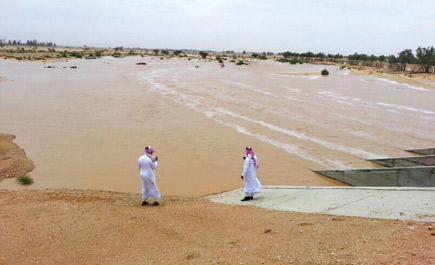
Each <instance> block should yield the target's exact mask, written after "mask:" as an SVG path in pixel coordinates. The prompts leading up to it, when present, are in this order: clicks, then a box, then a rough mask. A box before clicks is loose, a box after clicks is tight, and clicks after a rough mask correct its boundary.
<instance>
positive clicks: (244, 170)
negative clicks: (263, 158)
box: [242, 157, 251, 177]
mask: <svg viewBox="0 0 435 265" xmlns="http://www.w3.org/2000/svg"><path fill="white" fill-rule="evenodd" d="M250 160H251V159H250V158H249V157H246V158H245V161H244V162H243V173H242V176H244V177H245V176H246V173H248V169H249V162H250Z"/></svg>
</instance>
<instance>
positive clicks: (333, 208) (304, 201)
mask: <svg viewBox="0 0 435 265" xmlns="http://www.w3.org/2000/svg"><path fill="white" fill-rule="evenodd" d="M243 195H244V194H243V189H237V190H233V191H229V192H225V193H221V194H217V195H212V196H209V197H207V198H208V199H209V200H211V201H213V202H217V203H224V204H232V205H250V206H256V207H260V208H266V209H271V210H279V211H291V212H301V213H321V214H330V215H342V216H356V217H367V218H381V219H399V220H414V221H425V222H435V188H401V187H382V188H381V187H309V186H264V187H263V191H262V193H260V194H258V195H257V196H256V197H255V199H254V200H253V201H248V202H241V201H240V199H241V198H243Z"/></svg>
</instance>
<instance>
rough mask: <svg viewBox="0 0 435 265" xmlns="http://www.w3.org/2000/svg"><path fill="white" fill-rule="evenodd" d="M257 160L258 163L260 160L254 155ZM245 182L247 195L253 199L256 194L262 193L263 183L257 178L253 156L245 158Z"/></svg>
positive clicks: (243, 174)
mask: <svg viewBox="0 0 435 265" xmlns="http://www.w3.org/2000/svg"><path fill="white" fill-rule="evenodd" d="M254 158H255V160H256V161H257V163H258V158H257V156H256V155H254ZM242 176H243V182H244V183H245V195H246V196H249V197H252V196H254V194H255V193H259V192H261V183H260V181H259V180H258V178H257V169H256V168H255V166H254V161H252V159H251V155H248V156H247V157H246V158H245V161H244V163H243V173H242Z"/></svg>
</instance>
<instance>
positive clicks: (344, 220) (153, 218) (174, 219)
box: [0, 190, 435, 264]
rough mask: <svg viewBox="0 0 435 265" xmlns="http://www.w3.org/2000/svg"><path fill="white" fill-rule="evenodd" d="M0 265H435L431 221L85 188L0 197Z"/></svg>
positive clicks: (2, 194)
mask: <svg viewBox="0 0 435 265" xmlns="http://www.w3.org/2000/svg"><path fill="white" fill-rule="evenodd" d="M0 208H1V211H0V223H1V224H2V225H1V226H0V238H1V239H2V240H0V249H1V250H2V251H1V252H0V264H399V263H400V264H434V263H435V256H434V253H435V245H434V244H433V242H434V240H435V233H434V230H433V229H435V227H434V224H433V223H418V222H406V221H394V220H379V219H365V218H352V217H341V216H340V217H339V216H328V215H320V214H301V213H292V212H279V211H270V210H265V209H259V208H256V207H246V206H231V205H223V204H216V203H213V202H210V201H208V200H205V199H201V198H199V199H189V198H175V197H173V198H167V197H166V198H164V201H163V202H162V204H161V206H158V207H154V206H146V207H141V206H140V195H139V194H129V193H117V192H104V191H89V190H88V191H84V190H39V191H38V190H37V191H35V190H33V191H13V192H10V191H0Z"/></svg>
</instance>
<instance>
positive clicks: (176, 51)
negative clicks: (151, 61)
mask: <svg viewBox="0 0 435 265" xmlns="http://www.w3.org/2000/svg"><path fill="white" fill-rule="evenodd" d="M172 53H173V54H174V55H175V56H178V55H180V53H182V51H181V50H175V51H173V52H172Z"/></svg>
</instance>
